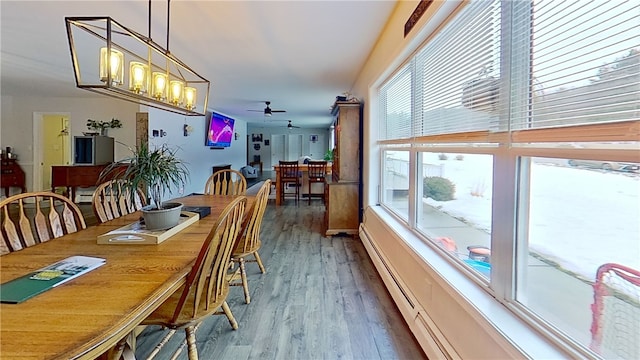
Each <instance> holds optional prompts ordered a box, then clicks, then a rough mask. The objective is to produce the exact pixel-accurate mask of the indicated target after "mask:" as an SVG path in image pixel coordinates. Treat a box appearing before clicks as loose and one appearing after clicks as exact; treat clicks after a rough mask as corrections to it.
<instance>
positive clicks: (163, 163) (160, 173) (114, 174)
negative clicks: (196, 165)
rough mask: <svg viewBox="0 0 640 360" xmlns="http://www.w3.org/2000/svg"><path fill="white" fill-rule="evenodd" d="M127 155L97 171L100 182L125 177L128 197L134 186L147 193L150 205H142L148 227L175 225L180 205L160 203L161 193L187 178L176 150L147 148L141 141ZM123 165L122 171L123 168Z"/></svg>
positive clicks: (179, 184)
mask: <svg viewBox="0 0 640 360" xmlns="http://www.w3.org/2000/svg"><path fill="white" fill-rule="evenodd" d="M131 151H132V152H133V155H132V156H131V157H129V158H125V159H123V160H120V161H117V162H114V163H111V164H109V165H108V166H107V167H106V168H105V169H104V170H103V171H102V173H101V174H100V182H103V181H105V180H107V179H114V180H124V184H125V187H126V188H127V190H129V191H128V193H129V194H131V197H132V198H131V200H132V201H134V196H135V193H136V189H138V188H142V189H144V190H146V191H145V192H146V193H147V194H148V196H149V200H150V201H149V202H150V205H147V206H145V207H143V208H142V213H143V217H144V221H145V226H146V228H147V230H161V229H168V228H171V227H173V226H175V225H177V224H178V220H179V219H180V211H181V210H182V204H181V203H178V202H166V203H165V202H163V197H164V195H165V194H166V193H167V192H168V191H169V190H170V188H171V187H172V186H175V187H178V188H182V187H183V186H184V184H185V183H186V181H187V178H188V177H189V171H188V170H187V168H186V167H185V165H184V163H183V162H182V160H180V159H178V158H177V157H176V156H175V154H176V150H175V149H170V148H169V147H168V145H166V144H164V145H162V146H160V147H156V148H154V149H150V148H149V146H148V145H147V144H146V143H142V144H141V145H140V146H138V147H137V148H136V149H131ZM123 167H126V168H125V170H122V169H123Z"/></svg>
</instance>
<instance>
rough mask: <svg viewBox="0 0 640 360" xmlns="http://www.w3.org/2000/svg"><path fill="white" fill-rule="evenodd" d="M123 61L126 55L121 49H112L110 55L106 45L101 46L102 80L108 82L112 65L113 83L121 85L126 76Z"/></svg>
mask: <svg viewBox="0 0 640 360" xmlns="http://www.w3.org/2000/svg"><path fill="white" fill-rule="evenodd" d="M123 63H124V55H123V54H122V53H121V52H120V51H118V50H114V49H111V54H110V55H108V51H107V48H106V47H103V48H100V81H102V82H107V77H108V76H109V75H108V74H109V71H108V69H109V67H110V68H111V83H112V84H113V85H121V84H122V82H123V78H124V67H123Z"/></svg>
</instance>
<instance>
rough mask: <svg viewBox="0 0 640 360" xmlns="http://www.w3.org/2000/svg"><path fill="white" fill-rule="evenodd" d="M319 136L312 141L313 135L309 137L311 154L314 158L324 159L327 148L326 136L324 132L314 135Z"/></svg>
mask: <svg viewBox="0 0 640 360" xmlns="http://www.w3.org/2000/svg"><path fill="white" fill-rule="evenodd" d="M314 136H316V137H317V138H316V139H315V141H311V136H310V137H309V156H311V158H312V159H314V160H322V159H324V153H325V152H327V150H326V145H327V144H326V143H325V141H326V140H325V137H324V135H322V134H318V135H314Z"/></svg>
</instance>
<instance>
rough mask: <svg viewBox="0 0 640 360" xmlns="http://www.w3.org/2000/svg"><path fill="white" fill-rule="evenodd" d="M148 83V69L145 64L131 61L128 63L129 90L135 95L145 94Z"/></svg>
mask: <svg viewBox="0 0 640 360" xmlns="http://www.w3.org/2000/svg"><path fill="white" fill-rule="evenodd" d="M148 82H149V67H148V66H147V64H143V63H141V62H137V61H132V62H130V63H129V90H131V91H133V92H135V93H136V94H140V93H146V92H147V84H148Z"/></svg>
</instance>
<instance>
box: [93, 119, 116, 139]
mask: <svg viewBox="0 0 640 360" xmlns="http://www.w3.org/2000/svg"><path fill="white" fill-rule="evenodd" d="M87 127H88V128H89V130H94V131H98V132H99V133H100V135H102V136H107V131H108V130H109V129H119V128H121V127H122V122H120V120H118V119H116V118H112V119H111V121H96V120H92V119H88V120H87Z"/></svg>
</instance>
